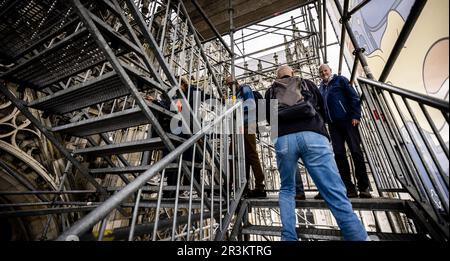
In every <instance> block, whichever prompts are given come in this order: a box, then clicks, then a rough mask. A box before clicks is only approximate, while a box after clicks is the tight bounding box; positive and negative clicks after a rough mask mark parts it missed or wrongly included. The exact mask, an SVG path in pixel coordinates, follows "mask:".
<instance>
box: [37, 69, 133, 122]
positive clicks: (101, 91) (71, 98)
mask: <svg viewBox="0 0 450 261" xmlns="http://www.w3.org/2000/svg"><path fill="white" fill-rule="evenodd" d="M129 93H130V91H129V90H128V89H127V88H125V86H123V84H122V82H121V81H120V79H119V77H118V75H117V74H116V73H115V72H109V73H107V74H105V75H103V76H101V77H98V78H95V79H94V80H91V81H88V82H85V83H81V84H78V85H76V86H74V87H72V88H69V89H65V90H62V91H60V92H57V93H55V94H53V95H49V96H46V97H44V98H41V99H39V100H35V101H33V102H31V103H30V104H29V107H32V108H35V109H39V110H43V111H46V112H51V113H54V114H64V113H68V112H72V111H75V110H78V109H82V108H85V107H88V106H91V105H94V104H97V103H101V102H104V101H108V100H112V99H114V98H118V97H121V96H125V95H128V94H129Z"/></svg>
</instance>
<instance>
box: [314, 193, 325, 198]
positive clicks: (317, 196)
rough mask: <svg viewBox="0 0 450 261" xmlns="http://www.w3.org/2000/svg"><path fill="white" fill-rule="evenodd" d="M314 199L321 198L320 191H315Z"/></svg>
mask: <svg viewBox="0 0 450 261" xmlns="http://www.w3.org/2000/svg"><path fill="white" fill-rule="evenodd" d="M314 199H323V198H322V195H320V193H317V195H315V196H314Z"/></svg>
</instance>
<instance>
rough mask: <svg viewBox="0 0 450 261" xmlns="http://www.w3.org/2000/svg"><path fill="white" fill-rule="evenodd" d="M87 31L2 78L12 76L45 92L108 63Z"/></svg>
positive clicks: (30, 60) (28, 61)
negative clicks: (79, 74) (73, 76)
mask: <svg viewBox="0 0 450 261" xmlns="http://www.w3.org/2000/svg"><path fill="white" fill-rule="evenodd" d="M105 60H106V57H105V55H104V54H103V53H102V51H101V50H100V49H99V48H98V47H97V44H96V43H95V41H94V39H93V37H90V35H89V32H88V31H87V29H85V28H82V29H81V30H79V31H77V32H75V33H73V34H71V35H70V36H68V37H66V38H65V39H63V40H62V41H60V42H58V43H56V44H55V45H54V46H52V47H51V48H49V49H46V50H45V51H43V52H41V53H39V54H38V55H36V56H34V57H33V58H31V59H29V60H27V61H25V62H23V63H21V64H19V65H17V66H15V67H13V68H12V69H11V70H9V71H7V72H5V73H4V74H3V75H2V77H5V76H8V78H12V79H15V80H19V81H20V82H22V83H27V87H31V88H33V89H36V90H41V89H43V88H45V87H47V86H49V85H51V84H54V83H57V82H59V81H61V80H63V79H65V78H67V77H69V76H72V75H75V74H77V73H79V72H82V71H84V70H86V69H88V68H91V67H93V66H95V65H97V64H100V63H101V62H103V61H105Z"/></svg>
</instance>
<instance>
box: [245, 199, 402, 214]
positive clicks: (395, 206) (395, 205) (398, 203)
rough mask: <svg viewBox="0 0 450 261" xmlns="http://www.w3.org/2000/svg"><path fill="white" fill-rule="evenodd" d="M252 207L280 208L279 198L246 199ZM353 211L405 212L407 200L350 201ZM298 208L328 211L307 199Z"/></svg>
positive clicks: (319, 202)
mask: <svg viewBox="0 0 450 261" xmlns="http://www.w3.org/2000/svg"><path fill="white" fill-rule="evenodd" d="M245 200H246V201H247V202H248V204H249V206H251V207H271V208H278V207H279V206H278V197H267V198H261V199H245ZM350 202H351V203H352V206H353V209H360V210H364V209H367V210H377V211H383V210H386V211H388V210H389V211H400V212H401V211H404V210H405V202H406V200H400V199H387V198H370V199H359V198H358V199H350ZM296 207H297V208H312V209H328V206H327V204H326V203H325V201H324V200H316V199H306V200H296Z"/></svg>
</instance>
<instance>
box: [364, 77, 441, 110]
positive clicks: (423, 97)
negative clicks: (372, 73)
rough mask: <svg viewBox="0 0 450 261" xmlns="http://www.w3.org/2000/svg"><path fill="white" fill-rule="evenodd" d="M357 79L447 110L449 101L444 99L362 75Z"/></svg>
mask: <svg viewBox="0 0 450 261" xmlns="http://www.w3.org/2000/svg"><path fill="white" fill-rule="evenodd" d="M358 81H361V82H364V83H367V84H370V85H372V86H374V87H377V88H379V89H381V90H385V91H388V92H390V93H394V94H398V95H400V96H402V97H405V98H408V99H411V100H413V101H416V102H419V103H423V104H425V105H428V106H431V107H435V108H437V109H439V110H444V111H447V113H448V111H449V102H448V101H445V100H441V99H438V98H435V97H431V96H427V95H424V94H422V93H418V92H414V91H410V90H406V89H402V88H399V87H396V86H393V85H390V84H386V83H382V82H377V81H374V80H370V79H367V78H363V77H358Z"/></svg>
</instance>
